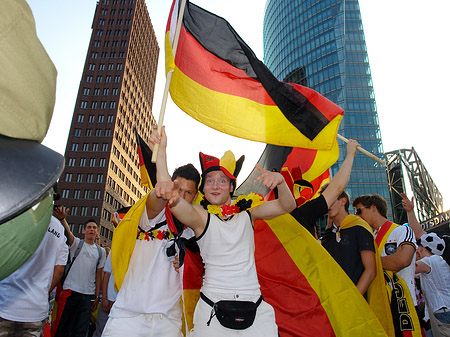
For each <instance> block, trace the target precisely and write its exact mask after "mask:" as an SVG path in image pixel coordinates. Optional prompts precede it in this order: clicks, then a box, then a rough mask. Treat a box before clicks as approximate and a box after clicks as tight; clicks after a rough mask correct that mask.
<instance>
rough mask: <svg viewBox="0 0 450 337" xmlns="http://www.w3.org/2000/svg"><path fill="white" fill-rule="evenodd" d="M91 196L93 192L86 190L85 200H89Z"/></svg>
mask: <svg viewBox="0 0 450 337" xmlns="http://www.w3.org/2000/svg"><path fill="white" fill-rule="evenodd" d="M90 196H91V191H90V190H84V199H89V198H90Z"/></svg>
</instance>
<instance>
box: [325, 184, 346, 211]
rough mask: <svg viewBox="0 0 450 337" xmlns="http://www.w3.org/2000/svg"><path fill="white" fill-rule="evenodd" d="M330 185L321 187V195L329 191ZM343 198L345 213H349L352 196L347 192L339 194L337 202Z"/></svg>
mask: <svg viewBox="0 0 450 337" xmlns="http://www.w3.org/2000/svg"><path fill="white" fill-rule="evenodd" d="M329 184H330V183H326V184H324V185H322V186H321V187H320V190H319V194H322V193H323V192H324V191H325V190H326V189H327V187H328V185H329ZM342 198H345V205H344V207H345V211H346V212H347V213H348V208H349V207H350V196H349V195H348V193H347V192H346V191H345V190H344V191H342V193H341V194H339V196H338V197H337V200H341V199H342ZM330 206H331V205H330Z"/></svg>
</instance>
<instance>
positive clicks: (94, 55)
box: [91, 51, 98, 59]
mask: <svg viewBox="0 0 450 337" xmlns="http://www.w3.org/2000/svg"><path fill="white" fill-rule="evenodd" d="M91 58H93V59H97V58H98V53H97V52H95V51H94V52H92V54H91Z"/></svg>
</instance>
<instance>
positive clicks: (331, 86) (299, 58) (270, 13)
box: [263, 0, 392, 216]
mask: <svg viewBox="0 0 450 337" xmlns="http://www.w3.org/2000/svg"><path fill="white" fill-rule="evenodd" d="M263 29H264V31H263V33H264V61H265V64H266V65H267V66H268V67H269V69H270V70H271V71H272V72H273V73H274V75H275V76H276V77H277V78H278V79H279V80H282V81H285V82H291V83H299V84H302V85H305V86H308V87H310V88H312V89H314V90H316V91H318V92H319V93H321V94H322V95H324V96H325V97H327V98H328V99H330V100H331V101H333V102H334V103H336V104H338V105H339V106H341V107H342V108H343V109H344V111H345V113H344V118H343V120H342V122H341V125H340V129H339V133H340V134H341V135H342V136H344V137H346V138H353V139H356V140H358V142H359V143H360V144H361V146H362V147H363V148H365V149H366V150H368V151H369V152H371V153H373V154H375V155H377V156H378V157H380V158H384V155H383V153H384V151H383V144H382V141H381V134H380V127H379V123H378V114H377V108H376V103H375V95H374V89H373V85H372V77H371V73H370V66H369V58H368V55H367V49H366V43H365V38H364V31H363V25H362V21H361V14H360V10H359V3H358V1H357V0H345V1H344V0H268V1H267V4H266V9H265V13H264V27H263ZM339 143H340V144H339V146H340V156H339V160H338V162H337V163H336V164H335V165H334V166H333V167H332V169H331V171H332V174H335V173H336V172H337V170H338V169H339V167H340V164H341V163H342V161H343V160H344V158H345V156H346V145H345V144H343V143H342V142H339ZM347 191H348V192H349V194H350V196H351V198H352V199H354V198H355V197H357V196H358V195H361V194H369V193H378V194H380V195H381V196H382V197H383V198H385V199H386V201H387V203H388V213H389V216H390V215H391V213H392V212H391V202H390V196H389V187H388V180H387V174H386V168H385V167H384V166H383V165H381V164H379V163H377V162H375V161H374V160H373V159H371V158H369V157H367V156H365V155H363V154H360V153H358V155H357V156H356V158H355V162H354V164H353V170H352V175H351V177H350V183H349V184H348V186H347Z"/></svg>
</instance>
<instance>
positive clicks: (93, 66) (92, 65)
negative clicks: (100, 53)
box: [89, 41, 97, 70]
mask: <svg viewBox="0 0 450 337" xmlns="http://www.w3.org/2000/svg"><path fill="white" fill-rule="evenodd" d="M96 42H97V41H96ZM92 55H94V53H92ZM89 70H95V63H89Z"/></svg>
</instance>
